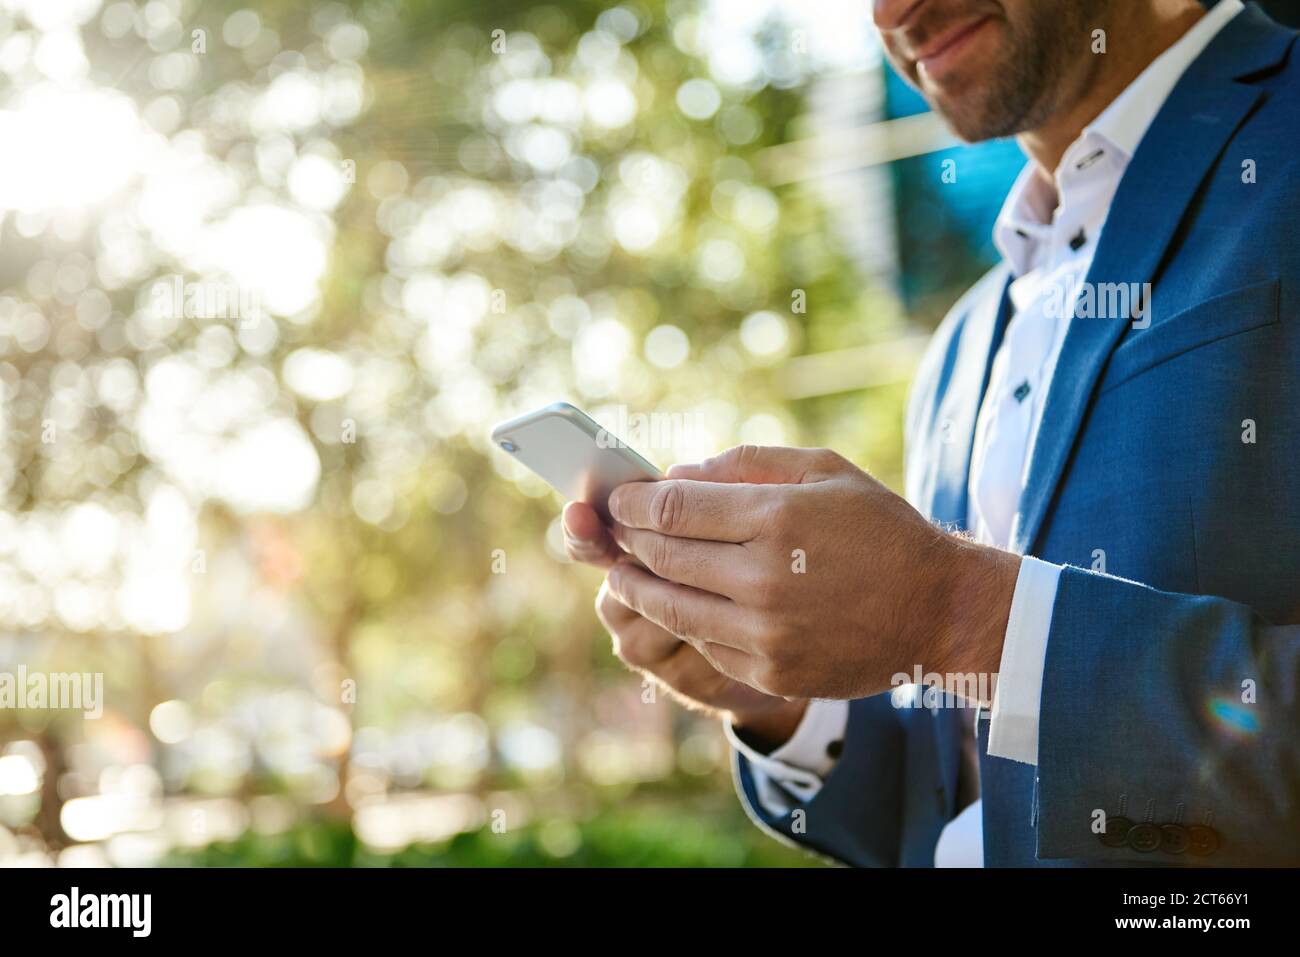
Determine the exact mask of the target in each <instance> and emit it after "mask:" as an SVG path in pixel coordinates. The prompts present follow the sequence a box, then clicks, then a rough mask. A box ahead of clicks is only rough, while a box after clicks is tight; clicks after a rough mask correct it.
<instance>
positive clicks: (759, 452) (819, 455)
mask: <svg viewBox="0 0 1300 957" xmlns="http://www.w3.org/2000/svg"><path fill="white" fill-rule="evenodd" d="M839 461H842V460H841V459H840V457H839V456H838V455H836V454H835V453H834V452H829V451H827V450H826V449H787V448H780V447H778V446H772V445H738V446H736V447H735V448H732V449H727V451H725V452H723V453H722V454H721V455H715V456H713V457H712V458H708V459H705V460H704V461H703V462H698V463H694V464H690V465H674V466H673V467H672V468H670V469H669V470H668V477H669V478H674V479H694V480H695V481H697V482H744V483H747V484H751V485H798V484H801V483H803V482H815V481H818V480H819V479H823V478H826V477H827V476H829V475H830V474H831V473H832V472H833V471H834V470H835V463H836V462H839Z"/></svg>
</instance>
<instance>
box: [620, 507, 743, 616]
mask: <svg viewBox="0 0 1300 957" xmlns="http://www.w3.org/2000/svg"><path fill="white" fill-rule="evenodd" d="M610 531H611V533H612V534H613V536H614V541H616V542H617V543H618V544H619V546H620V547H622V548H623V549H624V550H625V551H627V552H629V553H630V554H632V555H634V556H636V557H637V558H639V559H640V560H641V564H643V565H645V567H646V568H648V569H649V570H650V571H652V572H654V573H655V574H656V575H658V576H659V577H660V578H666V579H668V580H669V581H673V582H677V583H678V584H679V585H690V586H691V587H693V588H700V589H703V590H704V591H710V592H713V593H714V594H715V595H724V596H726V597H727V598H730V599H732V600H735V601H739V600H741V598H742V596H743V595H744V594H745V593H746V592H747V588H746V583H747V581H748V579H747V577H746V573H747V569H748V568H749V564H750V563H751V562H752V561H753V556H751V555H750V554H749V552H747V551H746V550H745V547H744V546H743V545H734V544H732V543H730V542H702V541H697V540H696V539H692V538H674V537H673V536H671V535H663V534H661V533H659V532H651V531H647V530H646V529H642V528H629V527H628V526H626V525H622V524H620V523H618V522H615V523H614V526H613V528H612V529H611V530H610Z"/></svg>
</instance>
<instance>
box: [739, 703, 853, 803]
mask: <svg viewBox="0 0 1300 957" xmlns="http://www.w3.org/2000/svg"><path fill="white" fill-rule="evenodd" d="M848 723H849V703H848V702H847V701H810V702H808V707H807V709H806V710H805V711H804V714H803V718H802V720H800V722H799V726H798V727H797V728H795V731H794V734H793V735H791V736H790V740H789V741H787V742H786V743H785V744H783V745H781V746H780V747H779V748H777V749H776V750H774V751H773V752H772V753H771V754H761V753H759V752H758V751H756V750H754V749H753V748H752V747H750V746H749V745H747V744H746V743H745V742H744V741H742V740H741V739H740V736H739V735H738V734H736V729H735V728H733V727H732V726H731V722H730V721H727V722H724V723H723V731H724V733H725V734H726V736H727V740H728V741H729V742H731V746H732V747H733V748H735V749H736V750H737V751H739V752H740V753H741V754H743V755H744V756H745V758H746V759H747V760H748V761H749V765H750V770H751V772H752V773H753V777H754V787H755V789H756V790H757V791H758V797H759V801H760V803H761V804H762V805H763V809H764V810H766V811H767V812H768V813H770V814H785V813H787V812H789V810H790V808H791V804H790V798H789V797H788V796H787V792H788V794H789V795H793V796H794V797H795V798H797V799H798V800H799V801H800V803H803V802H807V801H811V800H812V799H813V798H814V797H816V796H817V792H818V791H820V790H821V788H822V781H823V779H824V778H825V777H826V775H828V774H830V773H831V771H832V770H833V769H834V768H835V761H836V758H837V756H838V754H839V750H838V748H836V747H834V745H835V743H836V742H842V741H843V740H844V732H845V730H846V729H847V727H848Z"/></svg>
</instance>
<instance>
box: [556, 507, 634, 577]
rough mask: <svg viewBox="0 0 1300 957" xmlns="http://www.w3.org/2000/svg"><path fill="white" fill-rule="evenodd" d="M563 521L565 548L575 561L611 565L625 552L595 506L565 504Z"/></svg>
mask: <svg viewBox="0 0 1300 957" xmlns="http://www.w3.org/2000/svg"><path fill="white" fill-rule="evenodd" d="M561 525H562V526H563V528H564V549H565V551H566V552H568V554H569V557H570V558H571V559H573V560H574V561H575V562H582V563H583V564H584V565H595V566H596V567H597V568H608V567H609V566H610V565H612V564H614V562H615V561H617V560H618V558H619V556H620V555H622V554H623V553H622V550H621V549H619V547H618V544H617V543H616V542H615V541H614V538H613V536H611V535H610V533H609V529H608V528H606V527H605V524H604V523H603V522H602V521H601V520H600V516H599V515H597V514H596V510H595V509H594V508H592V507H591V506H590V505H587V504H586V503H584V502H570V503H569V504H568V505H566V506H564V515H563V518H562V519H561Z"/></svg>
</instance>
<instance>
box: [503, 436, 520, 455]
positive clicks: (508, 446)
mask: <svg viewBox="0 0 1300 957" xmlns="http://www.w3.org/2000/svg"><path fill="white" fill-rule="evenodd" d="M501 447H502V448H503V449H505V450H506V451H507V452H517V451H518V450H519V446H517V445H515V443H513V442H511V441H510V440H509V439H502V440H501Z"/></svg>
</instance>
